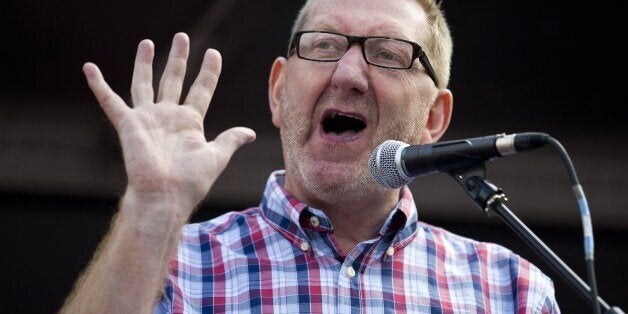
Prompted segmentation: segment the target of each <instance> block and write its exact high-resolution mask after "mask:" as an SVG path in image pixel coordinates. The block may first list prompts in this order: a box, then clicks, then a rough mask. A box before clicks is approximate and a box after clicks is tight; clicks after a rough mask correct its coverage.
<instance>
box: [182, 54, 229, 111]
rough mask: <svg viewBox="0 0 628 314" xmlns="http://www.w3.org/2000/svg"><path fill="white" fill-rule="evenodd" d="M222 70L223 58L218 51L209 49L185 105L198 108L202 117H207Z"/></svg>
mask: <svg viewBox="0 0 628 314" xmlns="http://www.w3.org/2000/svg"><path fill="white" fill-rule="evenodd" d="M221 68H222V57H221V56H220V53H219V52H218V51H217V50H214V49H208V50H207V51H205V56H204V57H203V64H202V65H201V70H200V71H199V73H198V76H197V77H196V80H195V81H194V84H192V87H190V92H189V93H188V96H187V97H186V99H185V103H184V104H185V105H190V106H192V107H194V108H196V109H197V110H198V111H199V112H200V113H201V115H203V116H205V113H207V108H208V107H209V102H210V101H211V99H212V96H213V95H214V90H216V84H218V77H219V76H220V71H221Z"/></svg>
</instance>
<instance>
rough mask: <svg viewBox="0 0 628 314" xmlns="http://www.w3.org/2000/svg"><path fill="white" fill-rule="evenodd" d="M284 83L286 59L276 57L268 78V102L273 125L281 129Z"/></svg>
mask: <svg viewBox="0 0 628 314" xmlns="http://www.w3.org/2000/svg"><path fill="white" fill-rule="evenodd" d="M285 82H286V58H284V57H278V58H277V59H275V62H273V67H272V69H271V70H270V77H269V78H268V102H269V105H270V113H271V114H272V120H273V125H275V126H276V127H278V128H280V127H281V108H280V106H281V93H282V91H283V88H284V84H285Z"/></svg>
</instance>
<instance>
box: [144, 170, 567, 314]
mask: <svg viewBox="0 0 628 314" xmlns="http://www.w3.org/2000/svg"><path fill="white" fill-rule="evenodd" d="M283 184H284V173H283V172H280V171H278V172H275V173H273V174H272V175H271V176H270V179H269V180H268V183H267V186H266V189H265V191H264V195H263V198H262V201H261V204H260V206H259V207H255V208H250V209H248V210H245V211H242V212H231V213H227V214H224V215H222V216H220V217H218V218H215V219H212V220H210V221H207V222H204V223H198V224H189V225H186V226H185V227H184V228H183V233H182V239H181V242H180V244H179V247H178V251H177V253H176V256H175V257H174V259H173V261H172V262H171V264H170V268H169V276H168V278H167V279H166V285H165V289H164V293H163V296H162V297H161V300H159V302H158V304H157V305H156V306H155V307H154V310H155V312H156V313H162V312H166V313H192V312H203V313H216V312H218V313H220V312H238V313H239V312H254V313H306V312H307V313H309V312H313V313H400V312H414V313H514V312H517V313H559V312H560V310H559V308H558V305H557V304H556V301H555V299H554V287H553V284H552V282H551V280H550V279H549V278H548V277H547V276H545V275H544V274H542V273H541V271H540V270H539V269H538V268H536V267H535V266H534V265H532V264H530V263H529V262H528V261H526V260H524V259H522V258H521V257H519V256H517V255H516V254H514V253H513V252H511V251H509V250H507V249H505V248H503V247H501V246H499V245H496V244H492V243H483V242H477V241H474V240H470V239H467V238H463V237H460V236H457V235H454V234H452V233H450V232H448V231H446V230H443V229H441V228H437V227H434V226H431V225H428V224H425V223H422V222H419V221H418V220H417V210H416V207H415V204H414V200H413V199H412V195H411V193H410V190H409V189H408V188H407V187H405V188H404V189H403V192H402V197H401V199H400V201H399V203H398V205H397V207H396V208H395V209H394V210H393V211H392V212H391V214H390V216H389V217H388V219H387V221H386V223H385V224H384V225H383V227H382V228H381V230H380V232H379V236H378V237H376V238H374V239H372V240H369V241H365V242H362V243H360V244H359V245H358V246H357V247H356V248H355V249H354V250H353V251H351V252H350V253H349V254H348V255H347V256H343V255H341V254H340V253H339V252H341V251H340V250H339V248H338V246H337V244H336V242H335V240H334V238H333V228H332V226H331V223H330V221H329V219H328V218H327V216H325V214H324V213H323V212H322V211H320V210H317V209H315V208H312V207H309V206H307V205H306V204H304V203H302V202H301V201H299V200H297V199H296V198H294V197H293V196H292V195H290V194H289V193H288V192H287V191H286V190H285V189H284V188H283Z"/></svg>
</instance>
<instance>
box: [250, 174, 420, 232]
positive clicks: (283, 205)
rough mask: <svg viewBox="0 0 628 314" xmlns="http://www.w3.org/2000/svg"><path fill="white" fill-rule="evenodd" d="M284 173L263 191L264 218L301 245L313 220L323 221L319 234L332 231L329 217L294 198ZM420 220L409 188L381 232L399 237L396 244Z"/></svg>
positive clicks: (271, 179)
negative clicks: (328, 225) (311, 219)
mask: <svg viewBox="0 0 628 314" xmlns="http://www.w3.org/2000/svg"><path fill="white" fill-rule="evenodd" d="M284 185H285V170H277V171H274V172H273V173H271V175H270V177H269V178H268V181H267V183H266V188H265V189H264V194H263V197H262V202H261V204H260V208H261V210H262V212H263V213H264V216H265V217H266V218H267V219H268V220H269V222H270V223H271V224H273V225H274V226H275V228H276V229H277V230H278V231H279V232H281V233H282V234H284V236H286V237H288V238H289V239H294V240H295V241H298V240H299V239H300V238H303V237H304V236H305V232H304V231H303V229H304V228H311V225H309V224H308V223H307V222H308V221H310V218H311V217H312V216H317V217H318V218H319V220H320V221H321V225H320V226H319V227H318V228H319V229H320V230H319V231H330V230H331V229H329V228H326V225H327V224H328V223H325V221H328V219H327V217H326V216H325V215H324V213H323V212H322V211H320V210H317V209H314V208H309V207H308V206H307V204H305V203H303V202H302V201H300V200H299V199H297V198H296V197H294V196H293V195H292V194H290V192H288V191H287V190H286V189H285V188H284ZM417 220H418V215H417V208H416V205H415V203H414V199H413V197H412V193H411V192H410V189H409V188H408V187H407V186H404V187H403V188H402V189H401V192H400V198H399V202H398V203H397V206H396V207H395V208H394V209H393V210H392V211H391V213H390V215H389V216H388V218H387V219H386V222H385V223H384V225H383V226H382V228H381V229H380V231H379V233H380V235H385V234H394V233H397V236H396V241H399V240H404V239H405V238H408V237H410V236H411V235H412V234H413V233H414V231H415V230H416V223H417Z"/></svg>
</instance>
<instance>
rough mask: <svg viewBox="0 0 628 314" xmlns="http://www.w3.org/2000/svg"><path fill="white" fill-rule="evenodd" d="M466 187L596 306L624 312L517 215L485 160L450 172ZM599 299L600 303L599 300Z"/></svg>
mask: <svg viewBox="0 0 628 314" xmlns="http://www.w3.org/2000/svg"><path fill="white" fill-rule="evenodd" d="M448 174H449V176H451V177H452V178H453V179H454V180H456V182H458V183H459V184H460V185H461V186H462V188H463V189H464V190H465V192H466V193H467V195H469V197H471V199H472V200H473V201H474V202H475V204H476V205H477V206H479V207H480V209H482V210H483V211H484V212H485V213H486V214H487V215H488V216H489V217H492V216H493V215H497V216H499V218H501V219H502V220H503V221H504V222H505V223H506V224H507V225H508V227H510V228H511V229H512V230H513V231H514V232H515V233H516V234H517V235H518V236H519V237H521V238H522V239H523V241H524V242H525V243H526V244H527V245H528V246H530V247H531V248H532V249H533V250H534V251H535V252H536V253H537V254H538V255H539V256H541V258H542V259H543V260H544V261H545V262H546V263H547V264H549V266H550V267H552V268H553V269H554V271H556V272H557V273H558V274H559V275H560V276H561V277H562V278H563V279H564V280H565V281H566V282H567V283H568V284H569V285H570V286H571V288H573V289H574V290H575V291H576V292H577V293H578V294H579V295H580V296H581V297H582V298H583V299H584V300H585V301H586V302H587V303H588V304H589V305H590V306H591V307H592V308H594V307H596V306H597V305H598V304H599V306H600V307H601V308H602V309H603V311H604V313H617V314H623V313H624V312H623V311H622V310H621V309H620V308H618V307H616V306H614V307H610V306H609V305H608V304H607V303H606V302H605V301H604V300H602V298H601V297H599V296H598V298H597V300H593V297H592V296H591V288H590V287H589V286H588V285H587V284H586V283H585V282H584V281H583V280H582V279H580V277H578V275H577V274H576V273H574V272H573V270H571V269H570V268H569V266H567V265H566V264H565V263H564V262H563V261H562V260H561V259H560V258H559V257H558V256H557V255H556V254H555V253H554V252H552V250H551V249H550V248H549V247H547V245H545V243H543V241H541V239H539V238H538V237H537V236H536V235H535V234H534V233H533V232H532V231H531V230H530V229H529V228H528V227H527V226H526V225H525V224H524V223H523V222H522V221H521V220H519V218H517V216H515V215H514V214H513V213H512V212H511V211H510V210H509V209H508V207H506V205H504V202H506V201H507V200H508V199H507V198H506V195H505V194H504V193H503V192H502V190H501V189H500V188H498V187H496V186H495V185H494V184H492V183H490V182H489V181H487V180H486V164H485V163H484V162H481V163H479V164H478V165H475V166H472V167H468V168H465V169H458V170H455V171H452V172H449V173H448ZM595 302H597V304H596V303H595Z"/></svg>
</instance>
